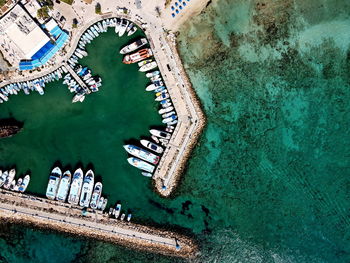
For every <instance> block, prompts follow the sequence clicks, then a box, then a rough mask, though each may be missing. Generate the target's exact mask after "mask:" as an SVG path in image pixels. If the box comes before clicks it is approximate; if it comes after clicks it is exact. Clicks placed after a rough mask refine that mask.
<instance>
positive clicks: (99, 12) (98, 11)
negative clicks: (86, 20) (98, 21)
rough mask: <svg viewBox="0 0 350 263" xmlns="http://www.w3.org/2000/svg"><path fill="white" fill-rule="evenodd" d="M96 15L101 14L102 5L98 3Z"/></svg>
mask: <svg viewBox="0 0 350 263" xmlns="http://www.w3.org/2000/svg"><path fill="white" fill-rule="evenodd" d="M95 13H96V14H98V15H100V14H101V4H100V3H97V4H96V5H95Z"/></svg>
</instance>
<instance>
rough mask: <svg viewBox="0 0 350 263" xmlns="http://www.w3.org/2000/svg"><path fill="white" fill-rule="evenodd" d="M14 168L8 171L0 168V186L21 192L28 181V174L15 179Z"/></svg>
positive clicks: (25, 187)
mask: <svg viewBox="0 0 350 263" xmlns="http://www.w3.org/2000/svg"><path fill="white" fill-rule="evenodd" d="M15 177H16V169H14V168H13V169H11V170H10V171H7V170H6V171H2V170H0V187H2V188H4V189H6V190H11V191H15V192H21V193H23V192H24V191H25V190H26V189H27V187H28V185H29V182H30V175H29V174H27V175H26V176H24V178H18V180H17V181H16V179H15Z"/></svg>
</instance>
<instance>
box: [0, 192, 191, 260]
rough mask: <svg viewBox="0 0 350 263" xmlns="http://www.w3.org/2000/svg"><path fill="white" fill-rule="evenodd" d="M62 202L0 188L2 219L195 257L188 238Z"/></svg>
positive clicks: (155, 250) (157, 251)
mask: <svg viewBox="0 0 350 263" xmlns="http://www.w3.org/2000/svg"><path fill="white" fill-rule="evenodd" d="M82 212H83V211H82V208H81V207H79V206H74V205H70V204H67V203H60V202H57V201H52V200H48V199H44V198H40V197H36V196H32V195H28V194H21V193H15V192H10V191H7V190H3V189H1V190H0V218H2V219H3V220H8V221H11V222H16V223H26V224H33V225H35V226H37V227H40V228H50V229H55V230H57V231H60V232H67V233H71V234H74V235H78V236H84V237H91V238H95V239H99V240H102V241H105V242H110V243H116V244H121V245H126V246H128V247H131V248H137V249H140V250H145V251H150V252H155V253H160V254H164V255H172V256H177V257H185V258H188V257H194V256H195V255H196V253H197V246H196V245H195V243H194V242H193V241H192V240H191V239H190V238H188V237H186V236H183V235H180V234H177V233H175V232H170V231H164V230H159V229H154V228H151V227H147V226H143V225H138V224H135V223H130V222H125V221H120V220H116V219H110V218H109V217H108V216H107V215H106V214H102V212H101V211H99V212H97V211H93V210H91V209H88V210H87V211H86V212H85V213H84V214H83V213H82Z"/></svg>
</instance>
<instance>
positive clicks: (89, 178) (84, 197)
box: [79, 170, 95, 207]
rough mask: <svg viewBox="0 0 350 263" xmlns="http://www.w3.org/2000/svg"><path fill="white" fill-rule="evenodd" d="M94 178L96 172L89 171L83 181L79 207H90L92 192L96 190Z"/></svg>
mask: <svg viewBox="0 0 350 263" xmlns="http://www.w3.org/2000/svg"><path fill="white" fill-rule="evenodd" d="M94 177H95V176H94V172H93V171H92V170H89V171H87V173H86V175H85V178H84V181H83V187H82V189H81V195H80V202H79V205H80V206H82V207H89V204H90V200H91V195H92V191H93V188H94V180H95V178H94Z"/></svg>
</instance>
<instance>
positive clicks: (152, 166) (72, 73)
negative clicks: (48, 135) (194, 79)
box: [0, 12, 200, 249]
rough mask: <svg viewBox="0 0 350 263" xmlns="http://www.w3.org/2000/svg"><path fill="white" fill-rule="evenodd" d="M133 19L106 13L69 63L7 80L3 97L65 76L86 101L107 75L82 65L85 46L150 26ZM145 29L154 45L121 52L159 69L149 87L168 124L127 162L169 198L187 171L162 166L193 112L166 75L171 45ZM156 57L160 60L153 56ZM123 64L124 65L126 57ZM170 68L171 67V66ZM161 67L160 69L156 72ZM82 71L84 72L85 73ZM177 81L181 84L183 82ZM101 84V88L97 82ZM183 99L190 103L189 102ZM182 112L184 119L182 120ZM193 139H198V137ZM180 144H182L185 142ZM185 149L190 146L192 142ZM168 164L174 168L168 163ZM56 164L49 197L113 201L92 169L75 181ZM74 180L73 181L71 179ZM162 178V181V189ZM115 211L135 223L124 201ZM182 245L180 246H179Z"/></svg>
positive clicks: (144, 68)
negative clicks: (104, 35) (162, 44)
mask: <svg viewBox="0 0 350 263" xmlns="http://www.w3.org/2000/svg"><path fill="white" fill-rule="evenodd" d="M131 20H132V18H131V17H130V16H128V13H127V12H126V13H120V12H117V14H115V17H113V15H111V16H110V17H108V18H106V17H103V18H102V19H100V20H98V21H93V22H91V23H87V25H88V26H87V27H86V28H85V29H84V30H82V31H81V35H79V38H75V39H74V40H71V42H70V43H73V44H72V46H74V47H75V49H74V50H72V51H69V52H68V56H66V57H65V59H66V60H65V61H63V66H61V67H59V68H57V69H56V71H55V72H56V73H55V74H53V73H47V74H46V75H44V74H43V73H40V74H41V76H40V77H37V76H36V74H35V73H34V74H32V75H33V77H32V78H28V77H26V79H25V82H24V80H23V77H20V78H18V79H17V78H13V81H12V82H11V83H8V82H3V83H1V84H0V86H1V88H3V89H0V90H1V91H2V94H3V96H6V99H7V100H3V101H4V102H5V101H8V97H9V95H16V94H17V93H18V92H19V91H21V90H23V91H24V93H25V94H29V93H30V92H31V91H37V92H38V93H39V94H40V95H44V93H45V87H46V84H48V83H50V82H54V81H57V80H59V79H62V78H63V84H67V86H68V88H69V91H71V92H74V93H75V95H74V96H73V99H72V102H73V103H74V102H78V101H79V102H83V101H84V100H85V96H86V95H88V94H90V92H96V91H98V87H99V86H101V85H100V84H101V82H102V81H103V76H102V74H101V77H99V76H98V77H95V78H93V77H92V73H91V71H90V70H89V68H86V67H84V66H83V64H80V63H79V60H84V57H88V52H87V50H85V45H88V44H89V43H90V42H91V41H92V40H93V39H94V38H96V37H98V36H99V34H100V33H106V32H107V31H108V27H114V28H115V29H114V31H115V34H116V35H117V36H118V37H122V36H125V35H126V36H131V35H133V34H135V33H136V32H137V29H138V28H140V29H141V28H145V27H146V25H145V24H143V23H140V22H139V21H138V19H135V20H133V21H132V22H131ZM136 25H137V27H136ZM144 33H146V36H147V39H148V42H149V47H147V46H146V45H147V44H146V43H144V41H143V40H142V39H143V38H139V39H138V40H137V41H139V42H138V43H140V44H139V45H137V47H135V46H126V45H125V46H123V47H122V48H121V49H120V50H124V51H123V52H121V53H124V54H125V56H124V58H123V61H124V62H125V64H132V63H136V64H138V65H137V66H139V69H138V71H139V72H144V73H143V74H144V76H145V75H146V74H148V73H151V71H152V72H153V73H151V74H148V76H149V81H151V84H149V85H153V86H152V89H151V88H149V89H148V90H150V89H151V90H150V91H153V92H152V93H154V98H153V100H154V101H156V102H157V103H158V106H159V108H157V109H156V111H155V112H156V113H157V112H159V111H160V110H161V109H163V111H161V113H159V114H160V116H159V117H160V118H161V119H162V122H163V123H164V124H166V125H165V126H162V127H157V129H150V133H149V135H148V138H147V139H149V140H153V141H154V142H152V143H149V142H148V143H147V144H146V146H145V145H143V144H142V140H144V139H142V138H141V140H140V141H139V142H138V145H133V147H134V148H133V149H132V150H130V148H129V150H127V152H128V153H129V154H130V155H132V156H131V157H128V158H126V163H127V162H129V163H130V164H131V165H132V166H135V167H136V168H139V169H140V170H141V171H139V174H140V175H143V176H144V177H150V178H152V179H153V180H154V181H155V186H156V187H157V191H158V192H159V193H160V194H162V195H164V196H168V195H169V194H170V193H171V192H172V190H173V188H174V187H175V185H176V182H177V180H178V179H179V175H180V173H181V169H180V170H179V173H177V174H176V173H175V174H169V172H168V170H166V171H164V170H162V169H164V168H163V167H164V164H165V162H164V161H163V158H167V159H169V158H170V157H169V154H174V153H176V152H173V153H172V152H171V151H169V150H170V149H171V148H172V146H173V145H174V144H173V143H174V142H176V137H177V136H178V134H181V132H180V131H181V129H183V128H184V127H185V126H186V125H184V124H185V123H186V122H183V118H185V116H187V114H188V112H182V111H183V110H185V111H187V107H184V108H181V107H182V106H183V105H181V100H183V99H184V98H183V97H182V95H180V96H179V95H178V94H176V92H174V91H175V89H178V88H179V87H178V86H177V85H178V84H176V85H174V83H175V82H174V81H176V80H175V79H172V77H171V76H169V74H166V71H165V69H164V65H162V64H161V63H164V62H162V59H160V54H159V51H160V50H163V51H166V49H164V48H162V49H158V48H157V47H156V46H155V45H156V41H154V40H153V41H152V36H151V35H149V32H148V31H145V32H144ZM161 35H162V36H163V37H166V38H169V37H170V39H171V38H172V37H173V36H172V35H168V36H166V35H164V34H163V33H162V34H161ZM137 41H136V42H137ZM91 43H92V42H91ZM141 47H142V49H141V50H139V51H137V49H138V48H141ZM130 50H133V51H132V52H133V53H131V54H128V53H130V52H128V51H130ZM153 56H154V58H152V57H153ZM156 61H157V62H158V63H157V62H156ZM137 62H138V63H137ZM119 63H122V61H120V62H119ZM167 68H168V70H170V66H169V65H168V66H167ZM157 71H158V73H157V74H155V73H156V72H157ZM81 72H84V73H83V74H80V73H81ZM136 72H137V70H136ZM14 80H17V81H14ZM176 82H177V83H181V82H178V81H176ZM23 83H24V84H23ZM97 84H98V85H99V86H97ZM146 87H148V86H146V85H145V88H146ZM179 90H180V89H179ZM144 92H145V93H146V92H147V91H144ZM147 95H148V96H149V95H150V93H147ZM192 95H193V94H192ZM4 98H5V97H4ZM84 103H85V101H84ZM182 103H183V104H185V102H184V101H183V102H182ZM178 106H180V108H178ZM171 107H172V108H171ZM180 114H181V115H180ZM180 116H182V117H181V118H180ZM191 118H192V117H191ZM136 121H137V120H136ZM190 123H191V122H190ZM194 123H195V126H197V125H198V124H199V123H198V120H197V119H196V118H194ZM199 127H200V126H199ZM155 131H156V132H155ZM163 135H165V136H163ZM134 138H135V137H134ZM177 138H178V137H177ZM182 139H183V138H180V140H182ZM192 139H195V137H192ZM171 141H173V143H171ZM178 143H180V144H181V143H182V142H181V141H179V142H178ZM135 147H136V148H135ZM143 147H144V148H143ZM147 147H148V149H147ZM184 147H186V145H185V146H184ZM135 150H136V151H135ZM149 150H150V151H149ZM151 151H153V152H151ZM177 154H178V152H177ZM180 156H181V158H180V159H179V160H178V161H180V162H185V161H186V159H187V156H182V154H180ZM166 165H167V164H166ZM176 165H177V164H176ZM168 167H170V166H169V165H168ZM56 168H57V167H56ZM56 168H55V169H54V170H53V171H52V173H51V176H50V180H49V183H48V185H47V191H46V196H47V197H48V198H49V199H50V200H52V201H54V200H55V199H56V200H57V201H55V202H59V203H65V201H66V199H68V203H69V204H70V205H72V204H74V205H75V204H76V203H77V202H78V204H79V205H80V206H81V207H84V209H90V208H89V207H92V208H98V207H100V209H102V208H103V207H104V208H105V207H106V205H107V199H105V198H103V199H102V197H101V192H102V185H101V186H100V187H96V185H95V187H94V183H95V181H94V174H93V172H92V171H91V172H89V173H88V175H85V176H84V177H83V179H82V182H81V177H80V178H78V177H76V180H75V181H74V174H73V175H72V174H70V173H66V174H65V172H67V171H63V170H62V171H61V170H58V169H56ZM167 169H168V168H167ZM68 174H70V176H68ZM63 179H64V180H63ZM69 180H71V182H70V181H69ZM61 182H64V184H62V185H61ZM159 182H160V183H161V185H160V187H159ZM69 184H71V185H72V186H73V185H74V186H75V187H76V188H79V187H80V185H81V190H80V191H81V193H80V199H79V193H78V192H79V189H72V187H71V188H70V191H69V193H68V188H69V187H68V188H67V186H68V185H69ZM97 186H99V185H97ZM78 199H79V200H78ZM91 199H93V202H92V203H91ZM109 211H110V213H109V216H111V217H114V218H119V219H120V220H122V221H123V220H126V221H127V222H129V221H130V220H131V218H132V215H131V213H124V212H122V210H121V204H120V203H117V205H116V206H115V207H114V208H113V207H112V209H110V210H109ZM175 247H177V246H175ZM176 249H179V248H178V247H177V248H176Z"/></svg>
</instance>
